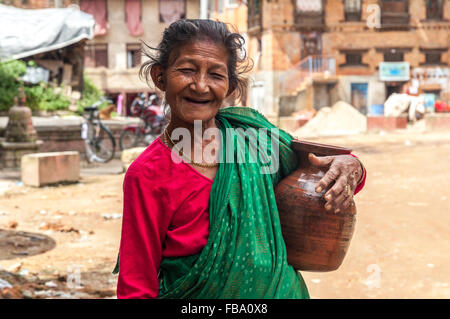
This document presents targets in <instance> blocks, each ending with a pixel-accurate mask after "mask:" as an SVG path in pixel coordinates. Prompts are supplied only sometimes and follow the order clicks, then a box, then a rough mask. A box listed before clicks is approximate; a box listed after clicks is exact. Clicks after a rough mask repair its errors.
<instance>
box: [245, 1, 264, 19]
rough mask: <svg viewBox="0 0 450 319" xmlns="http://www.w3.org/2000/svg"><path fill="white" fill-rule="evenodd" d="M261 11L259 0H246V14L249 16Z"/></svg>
mask: <svg viewBox="0 0 450 319" xmlns="http://www.w3.org/2000/svg"><path fill="white" fill-rule="evenodd" d="M260 11H261V3H260V1H259V0H249V1H248V14H249V16H255V15H258V14H259V13H260Z"/></svg>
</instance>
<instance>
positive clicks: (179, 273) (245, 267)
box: [159, 107, 309, 299]
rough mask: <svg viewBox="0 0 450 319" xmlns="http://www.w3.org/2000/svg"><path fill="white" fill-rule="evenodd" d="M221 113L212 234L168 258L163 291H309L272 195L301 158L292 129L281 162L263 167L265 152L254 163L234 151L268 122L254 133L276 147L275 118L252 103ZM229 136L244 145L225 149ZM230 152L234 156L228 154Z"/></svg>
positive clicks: (282, 138)
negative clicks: (292, 259) (290, 258)
mask: <svg viewBox="0 0 450 319" xmlns="http://www.w3.org/2000/svg"><path fill="white" fill-rule="evenodd" d="M216 119H217V120H218V121H219V124H220V130H221V133H222V150H221V153H222V154H221V156H222V158H223V161H222V162H221V163H220V165H219V168H218V171H217V174H216V177H215V179H214V183H213V185H212V189H211V196H210V202H209V206H210V209H209V212H210V233H209V237H208V242H207V244H206V246H205V247H204V248H203V250H202V251H201V252H200V253H198V254H196V255H192V256H186V257H174V258H163V260H162V262H161V266H160V274H159V283H160V290H159V298H245V299H260V298H309V294H308V290H307V288H306V285H305V282H304V281H303V278H302V276H301V275H300V273H299V272H297V271H295V270H294V269H293V268H292V266H290V265H289V264H288V263H287V261H286V246H285V243H284V240H283V237H282V234H281V226H280V220H279V217H278V210H277V206H276V202H275V196H274V186H275V185H276V184H277V183H278V182H279V181H280V180H281V179H282V178H283V177H284V176H286V175H288V174H289V173H290V172H291V171H292V170H294V169H295V167H296V164H297V159H296V157H295V155H294V152H293V151H292V150H291V149H290V142H291V140H292V136H290V135H289V134H287V133H286V132H283V131H281V130H279V131H278V134H279V138H277V140H279V169H278V170H277V171H276V172H274V173H271V174H261V173H260V172H261V167H262V166H264V165H267V164H265V163H267V156H266V157H264V156H261V157H260V156H256V160H255V157H254V158H253V160H254V161H255V163H248V162H247V163H244V162H239V161H236V159H237V158H238V157H239V156H247V158H248V156H251V155H250V154H249V153H251V152H249V151H250V148H251V145H252V144H251V142H248V143H245V142H244V141H245V138H249V135H251V134H250V133H251V130H248V129H249V128H255V129H256V130H254V131H256V132H259V131H257V130H258V129H261V128H262V129H264V128H265V129H267V133H268V134H260V133H257V134H259V135H258V138H259V140H258V141H261V142H265V143H266V145H268V147H269V149H271V148H272V144H271V139H270V136H271V133H272V131H271V130H270V129H272V128H275V126H274V125H272V124H271V123H270V122H269V121H268V120H267V119H266V118H265V117H264V116H263V115H261V114H260V113H258V112H257V111H255V110H253V109H251V108H248V107H228V108H224V109H221V110H220V111H219V113H218V114H217V116H216ZM237 128H242V129H243V130H240V132H239V130H237ZM230 132H231V134H230ZM242 132H243V133H242ZM227 134H229V136H228V138H227ZM230 137H232V138H231V139H230ZM275 137H276V136H275ZM230 141H234V145H235V146H236V145H245V149H244V150H245V152H239V151H238V150H237V147H234V148H231V150H234V152H232V154H230V152H229V151H228V153H229V154H227V150H229V149H230V148H228V147H225V146H226V145H227V142H228V143H229V142H230ZM242 142H244V144H242ZM239 143H241V144H239ZM241 150H242V149H241ZM244 153H245V154H244ZM227 156H228V157H227ZM230 156H231V157H232V158H234V159H235V161H234V162H233V163H230V161H227V159H229V158H230Z"/></svg>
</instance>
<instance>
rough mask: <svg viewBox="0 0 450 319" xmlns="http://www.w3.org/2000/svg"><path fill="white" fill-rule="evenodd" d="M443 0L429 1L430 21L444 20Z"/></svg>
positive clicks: (428, 12)
mask: <svg viewBox="0 0 450 319" xmlns="http://www.w3.org/2000/svg"><path fill="white" fill-rule="evenodd" d="M443 2H444V1H443V0H427V1H426V5H427V19H428V20H442V11H443V10H442V9H443V8H442V5H443Z"/></svg>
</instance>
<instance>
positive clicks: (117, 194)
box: [0, 132, 450, 298]
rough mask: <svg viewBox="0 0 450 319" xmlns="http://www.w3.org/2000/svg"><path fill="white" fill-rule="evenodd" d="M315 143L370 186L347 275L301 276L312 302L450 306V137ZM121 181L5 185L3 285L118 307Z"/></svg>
mask: <svg viewBox="0 0 450 319" xmlns="http://www.w3.org/2000/svg"><path fill="white" fill-rule="evenodd" d="M312 141H316V142H322V143H330V144H335V145H340V146H345V147H350V148H352V149H353V150H354V153H355V154H357V155H358V156H359V157H360V158H361V159H362V161H363V162H364V163H365V165H366V168H367V170H368V179H367V184H366V186H365V189H364V190H363V191H362V192H361V193H360V194H358V195H357V196H356V198H355V201H356V205H357V209H358V215H357V224H356V230H355V234H354V237H353V240H352V242H351V245H350V249H349V252H348V254H347V256H346V258H345V260H344V262H343V264H342V266H341V267H340V268H339V269H338V270H337V271H334V272H330V273H313V272H302V274H303V276H304V278H305V280H306V282H307V285H308V287H309V291H310V294H311V297H312V298H450V267H449V265H450V254H449V253H448V252H449V251H450V231H449V230H450V169H449V168H450V132H442V133H420V132H409V133H408V134H406V133H395V134H385V135H380V134H371V135H355V136H347V137H335V138H320V139H315V140H312ZM0 178H1V177H0ZM122 181H123V174H119V173H117V171H116V172H115V174H108V170H104V172H101V175H95V174H83V175H82V178H81V181H80V183H79V184H74V185H65V186H56V187H45V188H41V189H37V188H31V187H25V186H22V185H20V183H19V184H18V183H16V181H15V180H11V179H9V180H1V181H0V184H1V183H3V185H5V183H9V187H8V190H6V191H3V192H1V191H0V278H1V279H3V280H5V281H7V282H9V283H10V284H11V285H13V284H15V283H17V284H18V285H19V284H21V285H24V283H25V282H28V283H30V282H31V283H32V285H31V284H29V285H28V286H26V287H25V286H24V287H25V288H23V289H22V291H21V293H22V295H23V291H24V290H25V291H26V293H25V295H26V297H34V298H114V293H115V286H116V280H117V278H116V276H114V275H112V274H111V271H112V269H113V267H114V264H115V258H116V254H117V251H118V247H119V241H120V229H121V222H122V221H121V211H122ZM0 189H1V185H0ZM1 284H2V283H1V281H0V286H1ZM33 285H34V286H33ZM11 294H14V291H12V292H11Z"/></svg>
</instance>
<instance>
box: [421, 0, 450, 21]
mask: <svg viewBox="0 0 450 319" xmlns="http://www.w3.org/2000/svg"><path fill="white" fill-rule="evenodd" d="M428 1H431V0H425V10H426V20H425V21H442V20H444V14H443V12H444V1H445V0H437V1H440V2H439V3H438V6H439V16H430V14H431V13H430V11H429V9H428Z"/></svg>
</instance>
